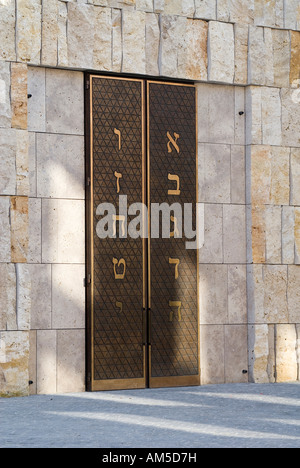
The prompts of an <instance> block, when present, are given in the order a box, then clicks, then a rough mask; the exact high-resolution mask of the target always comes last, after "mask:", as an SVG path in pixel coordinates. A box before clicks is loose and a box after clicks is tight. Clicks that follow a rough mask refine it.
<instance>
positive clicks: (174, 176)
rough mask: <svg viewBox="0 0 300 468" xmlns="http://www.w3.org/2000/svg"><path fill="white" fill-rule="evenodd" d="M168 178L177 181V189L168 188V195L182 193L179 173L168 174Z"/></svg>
mask: <svg viewBox="0 0 300 468" xmlns="http://www.w3.org/2000/svg"><path fill="white" fill-rule="evenodd" d="M168 179H169V180H172V181H175V182H176V184H177V189H176V190H168V195H180V179H179V177H178V176H177V175H175V174H174V175H173V174H168Z"/></svg>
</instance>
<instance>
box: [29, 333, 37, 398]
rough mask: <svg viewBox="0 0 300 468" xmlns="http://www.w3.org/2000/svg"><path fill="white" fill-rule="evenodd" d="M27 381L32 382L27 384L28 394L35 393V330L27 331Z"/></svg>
mask: <svg viewBox="0 0 300 468" xmlns="http://www.w3.org/2000/svg"><path fill="white" fill-rule="evenodd" d="M28 371H29V381H30V382H32V384H31V385H29V394H30V395H36V331H35V330H31V331H30V332H29V365H28Z"/></svg>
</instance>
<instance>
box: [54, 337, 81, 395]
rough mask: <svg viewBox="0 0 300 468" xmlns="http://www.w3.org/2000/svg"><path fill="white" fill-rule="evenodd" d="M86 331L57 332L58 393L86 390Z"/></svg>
mask: <svg viewBox="0 0 300 468" xmlns="http://www.w3.org/2000/svg"><path fill="white" fill-rule="evenodd" d="M84 354H85V330H58V332H57V392H58V393H69V392H74V391H76V392H83V391H84V390H85V357H84Z"/></svg>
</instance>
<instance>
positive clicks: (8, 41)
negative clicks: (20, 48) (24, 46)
mask: <svg viewBox="0 0 300 468" xmlns="http://www.w3.org/2000/svg"><path fill="white" fill-rule="evenodd" d="M15 41H16V4H15V0H5V1H2V2H0V44H1V50H0V59H1V60H8V61H15V60H16V43H15Z"/></svg>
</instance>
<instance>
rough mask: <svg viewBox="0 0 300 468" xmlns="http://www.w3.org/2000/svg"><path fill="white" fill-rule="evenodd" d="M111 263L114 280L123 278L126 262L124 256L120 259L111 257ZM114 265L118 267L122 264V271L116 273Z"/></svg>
mask: <svg viewBox="0 0 300 468" xmlns="http://www.w3.org/2000/svg"><path fill="white" fill-rule="evenodd" d="M113 264H114V274H115V279H116V280H123V279H124V278H125V275H126V262H125V260H124V258H122V259H121V260H120V261H118V260H117V259H116V258H113ZM116 265H117V266H118V268H119V267H120V266H121V265H123V267H124V272H123V273H122V274H120V273H117V270H116Z"/></svg>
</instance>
